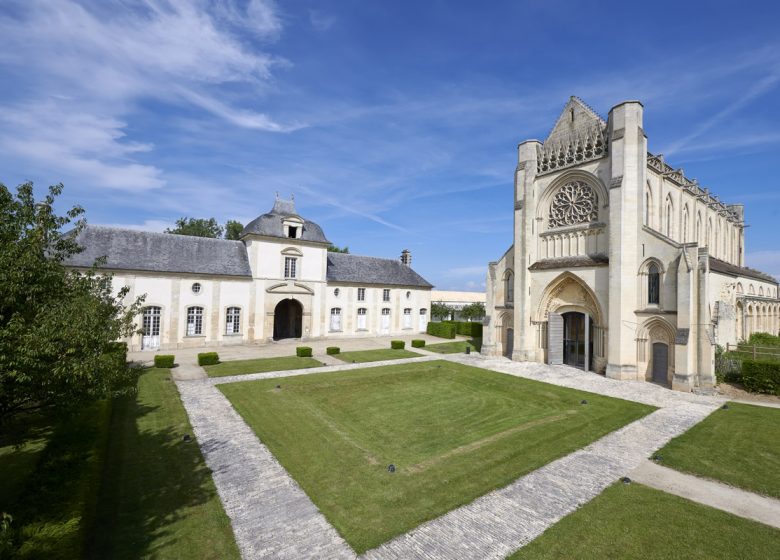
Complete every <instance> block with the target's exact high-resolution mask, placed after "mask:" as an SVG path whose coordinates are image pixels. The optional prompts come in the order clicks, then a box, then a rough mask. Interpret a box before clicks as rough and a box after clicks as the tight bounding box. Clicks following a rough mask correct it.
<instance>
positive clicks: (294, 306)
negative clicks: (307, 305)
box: [274, 299, 303, 340]
mask: <svg viewBox="0 0 780 560" xmlns="http://www.w3.org/2000/svg"><path fill="white" fill-rule="evenodd" d="M302 325H303V306H302V305H301V304H300V302H298V301H296V300H294V299H285V300H282V301H280V302H279V303H278V304H277V305H276V308H275V309H274V340H279V339H282V338H301V332H302Z"/></svg>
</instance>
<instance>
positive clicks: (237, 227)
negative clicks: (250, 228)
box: [225, 220, 244, 241]
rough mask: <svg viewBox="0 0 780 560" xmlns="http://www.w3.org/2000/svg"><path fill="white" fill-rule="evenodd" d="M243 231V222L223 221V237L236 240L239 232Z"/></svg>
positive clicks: (239, 235)
mask: <svg viewBox="0 0 780 560" xmlns="http://www.w3.org/2000/svg"><path fill="white" fill-rule="evenodd" d="M242 231H244V224H242V223H241V222H238V221H236V220H228V221H227V222H225V239H233V240H234V241H237V240H238V238H239V237H241V232H242Z"/></svg>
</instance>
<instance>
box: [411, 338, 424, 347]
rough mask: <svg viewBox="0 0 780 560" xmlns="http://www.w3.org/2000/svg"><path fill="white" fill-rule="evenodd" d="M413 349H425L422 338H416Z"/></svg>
mask: <svg viewBox="0 0 780 560" xmlns="http://www.w3.org/2000/svg"><path fill="white" fill-rule="evenodd" d="M412 348H425V341H424V340H422V339H420V338H415V339H414V340H413V341H412Z"/></svg>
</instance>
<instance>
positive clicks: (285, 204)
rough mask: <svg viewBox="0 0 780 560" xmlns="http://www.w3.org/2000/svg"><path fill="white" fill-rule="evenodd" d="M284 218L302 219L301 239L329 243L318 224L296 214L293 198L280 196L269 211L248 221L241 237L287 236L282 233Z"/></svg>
mask: <svg viewBox="0 0 780 560" xmlns="http://www.w3.org/2000/svg"><path fill="white" fill-rule="evenodd" d="M284 218H297V219H299V220H302V221H303V232H302V233H301V236H300V237H299V239H302V240H303V241H314V242H316V243H330V242H329V241H328V240H327V238H326V237H325V234H324V233H323V231H322V228H321V227H320V226H318V225H317V224H315V223H314V222H310V221H309V220H306V219H304V218H302V217H301V216H299V215H298V214H297V212H296V210H295V201H294V200H282V199H280V198H277V199H276V202H275V203H274V207H273V208H272V209H271V211H270V212H268V213H267V214H262V215H261V216H258V217H257V218H255V219H254V220H252V221H251V222H249V223H248V224H247V225H246V227H245V228H244V230H243V231H242V232H241V237H242V238H243V237H244V236H245V235H250V234H255V235H264V236H266V237H282V238H287V236H286V235H285V234H284V227H283V224H282V222H283V220H284Z"/></svg>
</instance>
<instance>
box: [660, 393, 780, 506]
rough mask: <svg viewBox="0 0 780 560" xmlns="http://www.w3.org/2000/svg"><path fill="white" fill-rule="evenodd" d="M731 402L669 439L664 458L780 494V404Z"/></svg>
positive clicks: (750, 487) (672, 463) (697, 472)
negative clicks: (726, 407) (776, 405)
mask: <svg viewBox="0 0 780 560" xmlns="http://www.w3.org/2000/svg"><path fill="white" fill-rule="evenodd" d="M728 406H729V408H728V410H723V409H719V410H716V411H715V412H713V413H712V414H711V415H710V416H709V417H707V418H706V419H705V420H704V421H703V422H700V423H699V424H697V425H696V426H694V427H693V428H691V429H690V430H688V431H687V432H685V433H684V434H682V435H681V436H679V437H676V438H674V439H673V440H672V441H670V442H669V443H668V444H667V445H666V446H665V447H664V448H663V449H661V450H660V451H659V452H658V454H659V455H660V456H661V461H660V464H662V465H665V466H667V467H672V468H674V469H678V470H681V471H685V472H689V473H692V474H695V475H698V476H704V477H708V478H713V479H716V480H720V481H722V482H726V483H728V484H731V485H733V486H739V487H741V488H744V489H746V490H751V491H753V492H758V493H760V494H766V495H769V496H772V497H775V498H780V409H777V408H768V407H763V406H751V405H747V404H739V403H728Z"/></svg>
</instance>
